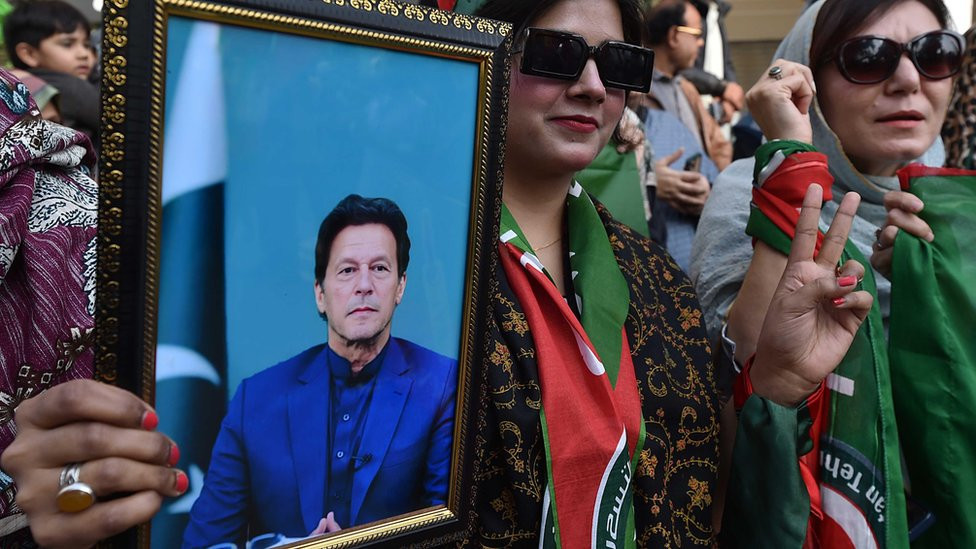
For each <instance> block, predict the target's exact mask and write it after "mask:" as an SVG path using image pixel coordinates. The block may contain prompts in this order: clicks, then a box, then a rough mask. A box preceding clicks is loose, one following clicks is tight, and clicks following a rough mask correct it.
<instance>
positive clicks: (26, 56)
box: [3, 0, 100, 138]
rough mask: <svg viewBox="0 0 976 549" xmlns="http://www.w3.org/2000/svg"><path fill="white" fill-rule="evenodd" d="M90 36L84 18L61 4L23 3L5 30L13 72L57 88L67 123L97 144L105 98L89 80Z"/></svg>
mask: <svg viewBox="0 0 976 549" xmlns="http://www.w3.org/2000/svg"><path fill="white" fill-rule="evenodd" d="M90 34H91V27H90V26H89V24H88V20H87V19H85V16H84V15H82V13H81V12H80V11H78V10H77V9H75V8H74V7H73V6H72V5H70V4H68V3H66V2H63V1H61V0H35V1H32V2H21V3H18V4H17V5H16V6H15V7H14V10H13V11H12V12H10V14H9V15H8V16H7V18H6V20H5V21H4V24H3V36H4V44H5V46H6V48H7V54H8V55H9V56H10V60H11V62H12V63H13V65H14V67H16V68H18V69H22V70H25V71H27V72H29V73H31V74H32V75H34V76H37V77H39V78H41V79H42V80H44V81H46V82H47V83H49V84H51V85H52V86H54V87H55V88H57V90H58V91H59V92H60V101H59V107H60V110H61V119H62V123H63V124H64V125H66V126H69V127H72V128H74V129H76V130H79V131H82V132H84V133H85V134H87V135H88V136H89V137H90V138H95V137H96V135H97V133H98V123H99V105H100V97H99V92H98V88H97V87H95V86H94V85H92V84H91V83H89V82H88V80H87V79H88V75H89V74H90V73H91V71H92V67H93V66H94V56H93V55H92V49H91V42H90V40H89V37H90Z"/></svg>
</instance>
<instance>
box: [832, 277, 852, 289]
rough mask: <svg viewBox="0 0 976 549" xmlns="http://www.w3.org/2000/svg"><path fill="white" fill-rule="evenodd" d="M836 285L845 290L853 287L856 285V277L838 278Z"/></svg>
mask: <svg viewBox="0 0 976 549" xmlns="http://www.w3.org/2000/svg"><path fill="white" fill-rule="evenodd" d="M837 284H838V285H839V286H843V287H845V288H846V287H848V286H853V285H855V284H857V277H856V276H842V277H840V278H838V279H837Z"/></svg>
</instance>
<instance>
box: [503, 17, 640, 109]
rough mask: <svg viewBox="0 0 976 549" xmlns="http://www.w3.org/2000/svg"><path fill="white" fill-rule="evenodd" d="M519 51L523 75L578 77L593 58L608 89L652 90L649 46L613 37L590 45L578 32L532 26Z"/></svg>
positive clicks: (562, 77)
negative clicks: (619, 40) (614, 39)
mask: <svg viewBox="0 0 976 549" xmlns="http://www.w3.org/2000/svg"><path fill="white" fill-rule="evenodd" d="M520 51H521V52H522V64H521V67H520V69H519V70H521V71H522V74H530V75H532V76H545V77H548V78H558V79H560V80H576V79H577V78H579V77H580V75H581V74H583V67H585V66H586V61H587V60H588V59H589V58H590V57H593V58H594V60H595V61H596V67H597V69H599V71H600V80H602V81H603V84H604V85H605V86H607V87H608V88H618V89H622V90H628V91H636V92H642V93H647V92H648V91H649V90H650V89H651V76H652V72H653V69H654V52H653V51H651V50H649V49H647V48H642V47H640V46H635V45H633V44H627V43H626V42H616V41H613V40H609V41H607V42H604V43H602V44H600V45H599V46H590V45H589V44H587V43H586V40H585V39H583V37H582V36H580V35H578V34H573V33H571V32H562V31H556V30H549V29H537V28H534V27H530V28H528V29H525V40H524V44H523V46H522V49H521V50H520ZM513 53H518V51H515V52H513Z"/></svg>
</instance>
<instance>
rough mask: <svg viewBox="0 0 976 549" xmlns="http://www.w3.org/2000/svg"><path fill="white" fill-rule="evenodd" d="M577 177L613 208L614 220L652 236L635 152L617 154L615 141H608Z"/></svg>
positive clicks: (589, 191)
mask: <svg viewBox="0 0 976 549" xmlns="http://www.w3.org/2000/svg"><path fill="white" fill-rule="evenodd" d="M576 180H577V181H579V182H580V185H583V188H584V189H586V192H588V193H590V194H592V195H593V196H594V197H596V199H597V200H599V201H600V202H602V203H603V205H604V206H606V207H607V209H608V210H610V213H611V214H612V215H613V217H614V219H616V220H617V221H619V222H621V223H623V224H624V225H627V226H629V227H630V228H631V229H634V230H635V231H637V232H638V233H640V234H642V235H644V236H650V235H649V232H648V228H647V218H646V217H645V216H644V194H643V192H642V191H641V183H640V174H639V173H638V171H637V160H636V158H635V154H634V152H633V151H629V152H625V153H618V152H617V148H616V146H615V145H614V144H613V142H611V143H608V144H607V145H606V146H605V147H603V150H602V151H600V154H598V155H597V157H596V158H595V159H594V160H593V162H591V163H590V165H589V166H587V167H586V169H584V170H583V171H581V172H579V173H577V174H576Z"/></svg>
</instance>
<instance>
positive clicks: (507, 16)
mask: <svg viewBox="0 0 976 549" xmlns="http://www.w3.org/2000/svg"><path fill="white" fill-rule="evenodd" d="M583 1H586V0H488V1H487V2H485V3H484V4H482V6H481V7H480V8H478V10H477V11H476V12H475V15H477V16H479V17H487V18H489V19H497V20H499V21H507V22H508V23H511V24H512V28H513V34H514V36H516V37H519V36H521V33H522V32H523V31H524V30H525V29H526V28H527V27H529V26H530V25H531V24H532V22H533V21H535V20H536V19H538V18H539V17H540V16H541V15H542V14H543V13H545V12H546V11H547V10H549V9H550V8H552V7H553V6H555V5H556V4H558V3H560V2H583ZM616 1H617V7H618V8H620V20H621V21H622V22H623V28H624V42H627V43H629V44H636V45H638V46H642V45H643V40H642V34H641V33H642V32H643V29H642V27H643V25H642V23H641V2H640V0H616Z"/></svg>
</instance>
